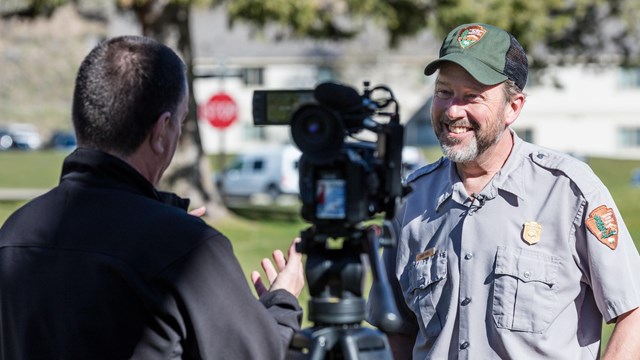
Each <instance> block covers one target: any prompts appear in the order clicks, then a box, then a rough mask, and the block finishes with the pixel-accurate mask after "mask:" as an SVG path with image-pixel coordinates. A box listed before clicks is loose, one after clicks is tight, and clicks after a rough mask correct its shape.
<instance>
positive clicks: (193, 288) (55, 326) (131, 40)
mask: <svg viewBox="0 0 640 360" xmlns="http://www.w3.org/2000/svg"><path fill="white" fill-rule="evenodd" d="M188 98H189V91H188V87H187V80H186V74H185V67H184V63H183V62H182V60H180V58H179V57H178V56H177V55H176V54H175V53H174V52H173V51H172V50H171V49H169V48H168V47H166V46H164V45H162V44H160V43H158V42H156V41H154V40H151V39H148V38H144V37H138V36H124V37H117V38H113V39H111V40H108V41H105V42H103V43H101V44H99V45H98V46H96V47H95V48H94V49H93V50H92V51H91V52H90V53H89V55H87V57H86V58H85V59H84V61H83V63H82V65H81V66H80V69H79V71H78V76H77V79H76V87H75V91H74V98H73V114H72V115H73V116H72V117H73V124H74V128H75V131H76V136H77V138H78V144H79V147H78V149H77V150H76V151H74V152H73V153H72V154H70V155H69V156H68V157H67V158H66V159H65V161H64V164H63V169H62V175H61V180H60V184H59V185H58V186H57V187H56V188H54V189H53V190H52V191H50V192H48V193H47V194H45V195H43V196H41V197H39V198H36V199H34V200H33V201H31V202H29V203H28V204H27V205H25V206H24V207H22V208H20V209H19V210H17V211H16V212H15V213H14V214H13V215H11V217H10V218H9V219H8V220H7V221H6V222H5V224H4V225H3V227H2V229H0V334H1V335H0V358H2V359H12V360H15V359H128V358H136V359H173V358H180V359H280V358H283V357H284V355H285V352H286V349H287V347H288V343H289V340H290V338H291V336H292V335H293V333H294V332H295V331H297V330H298V329H299V326H300V320H301V312H302V311H301V309H300V306H299V304H298V301H297V299H296V297H297V296H298V295H299V294H300V291H301V290H302V287H303V284H304V277H303V272H302V262H301V255H300V254H299V253H297V252H296V251H295V249H294V245H293V244H292V246H291V247H290V248H289V252H288V261H287V260H285V257H284V255H283V254H282V252H281V251H279V250H276V251H275V252H274V254H273V256H274V260H275V263H276V267H274V266H273V265H272V264H271V262H270V261H269V260H268V259H263V261H262V266H263V269H264V270H265V272H266V275H267V277H268V280H269V283H270V285H271V286H270V289H269V290H267V289H266V287H265V285H263V284H262V281H261V279H260V275H259V273H257V272H253V273H252V275H251V277H252V280H253V281H254V285H255V287H256V291H257V292H258V294H259V295H260V301H257V300H256V298H255V297H254V296H253V294H252V293H251V290H250V288H249V286H248V284H247V283H246V280H245V278H244V276H243V274H242V269H241V268H240V265H239V263H238V261H237V260H236V258H235V256H234V255H233V251H232V248H231V243H230V242H229V240H228V239H227V238H226V237H225V236H224V235H222V234H220V233H219V232H218V231H217V230H215V229H213V228H211V227H209V226H208V225H207V224H206V223H205V222H204V221H202V220H201V219H200V218H198V217H197V216H193V215H192V214H189V213H188V212H187V210H186V209H187V206H188V200H185V199H181V198H179V197H177V196H176V195H174V194H170V193H164V192H160V191H158V190H156V189H155V186H156V184H157V183H158V181H159V179H160V177H161V176H162V174H163V172H164V171H165V169H166V168H167V166H168V165H169V163H170V161H171V159H172V157H173V155H174V152H175V149H176V145H177V143H178V139H179V138H180V134H181V126H182V122H183V121H184V120H185V117H186V115H187V107H188ZM276 268H277V269H276Z"/></svg>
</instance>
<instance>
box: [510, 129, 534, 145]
mask: <svg viewBox="0 0 640 360" xmlns="http://www.w3.org/2000/svg"><path fill="white" fill-rule="evenodd" d="M514 130H515V132H516V134H518V136H519V137H520V138H521V139H522V140H524V141H526V142H530V143H532V142H533V129H531V128H524V129H514Z"/></svg>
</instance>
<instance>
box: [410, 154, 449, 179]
mask: <svg viewBox="0 0 640 360" xmlns="http://www.w3.org/2000/svg"><path fill="white" fill-rule="evenodd" d="M442 164H444V157H441V158H440V159H438V160H437V161H436V162H433V163H431V164H428V165H425V166H423V167H421V168H419V169H418V170H416V171H414V172H412V173H411V174H409V176H407V179H406V180H405V183H406V184H408V183H410V182H412V181H415V180H416V179H418V178H419V177H421V176H424V175H427V174H429V173H432V172H434V171H435V170H436V169H437V168H439V167H440V166H441V165H442Z"/></svg>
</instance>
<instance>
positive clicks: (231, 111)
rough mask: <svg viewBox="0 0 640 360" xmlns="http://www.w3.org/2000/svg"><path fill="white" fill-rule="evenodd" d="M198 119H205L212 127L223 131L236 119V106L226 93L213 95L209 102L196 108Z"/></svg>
mask: <svg viewBox="0 0 640 360" xmlns="http://www.w3.org/2000/svg"><path fill="white" fill-rule="evenodd" d="M198 111H199V113H200V114H199V115H200V118H204V119H206V120H207V121H208V122H209V123H210V124H211V125H212V126H213V127H215V128H218V129H224V128H226V127H228V126H229V125H231V124H232V123H233V122H234V121H235V120H236V119H237V118H238V105H237V104H236V102H235V101H234V100H233V98H232V97H231V96H229V95H227V94H226V93H223V92H220V93H217V94H214V95H213V96H212V97H211V98H210V99H209V101H207V102H206V103H204V104H202V105H200V107H199V108H198Z"/></svg>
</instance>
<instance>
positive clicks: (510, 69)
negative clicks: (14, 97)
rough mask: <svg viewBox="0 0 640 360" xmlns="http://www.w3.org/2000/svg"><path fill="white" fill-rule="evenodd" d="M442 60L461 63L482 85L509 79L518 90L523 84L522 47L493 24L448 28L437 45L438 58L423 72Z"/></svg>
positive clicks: (429, 71)
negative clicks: (445, 35)
mask: <svg viewBox="0 0 640 360" xmlns="http://www.w3.org/2000/svg"><path fill="white" fill-rule="evenodd" d="M445 61H450V62H454V63H456V64H458V65H460V66H462V67H463V68H464V69H465V70H466V71H467V72H468V73H469V74H471V76H473V77H474V78H475V79H476V80H478V82H480V83H481V84H484V85H495V84H499V83H501V82H503V81H506V80H507V79H510V80H512V81H513V82H514V83H515V84H516V86H518V87H519V88H520V90H522V89H524V86H525V84H526V83H527V74H528V67H529V65H528V62H527V55H526V54H525V52H524V49H523V48H522V46H521V45H520V43H519V42H518V40H516V38H515V37H514V36H513V35H511V34H510V33H508V32H506V31H504V30H502V29H500V28H497V27H495V26H493V25H488V24H481V23H475V24H464V25H460V26H458V27H456V28H455V29H453V30H451V32H450V33H449V35H447V37H446V38H445V40H444V42H443V43H442V46H441V47H440V57H439V58H438V59H436V60H434V61H432V62H431V63H429V65H427V67H426V68H425V69H424V73H425V74H426V75H432V74H433V73H434V72H436V70H438V68H439V67H440V66H441V65H442V63H443V62H445Z"/></svg>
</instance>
